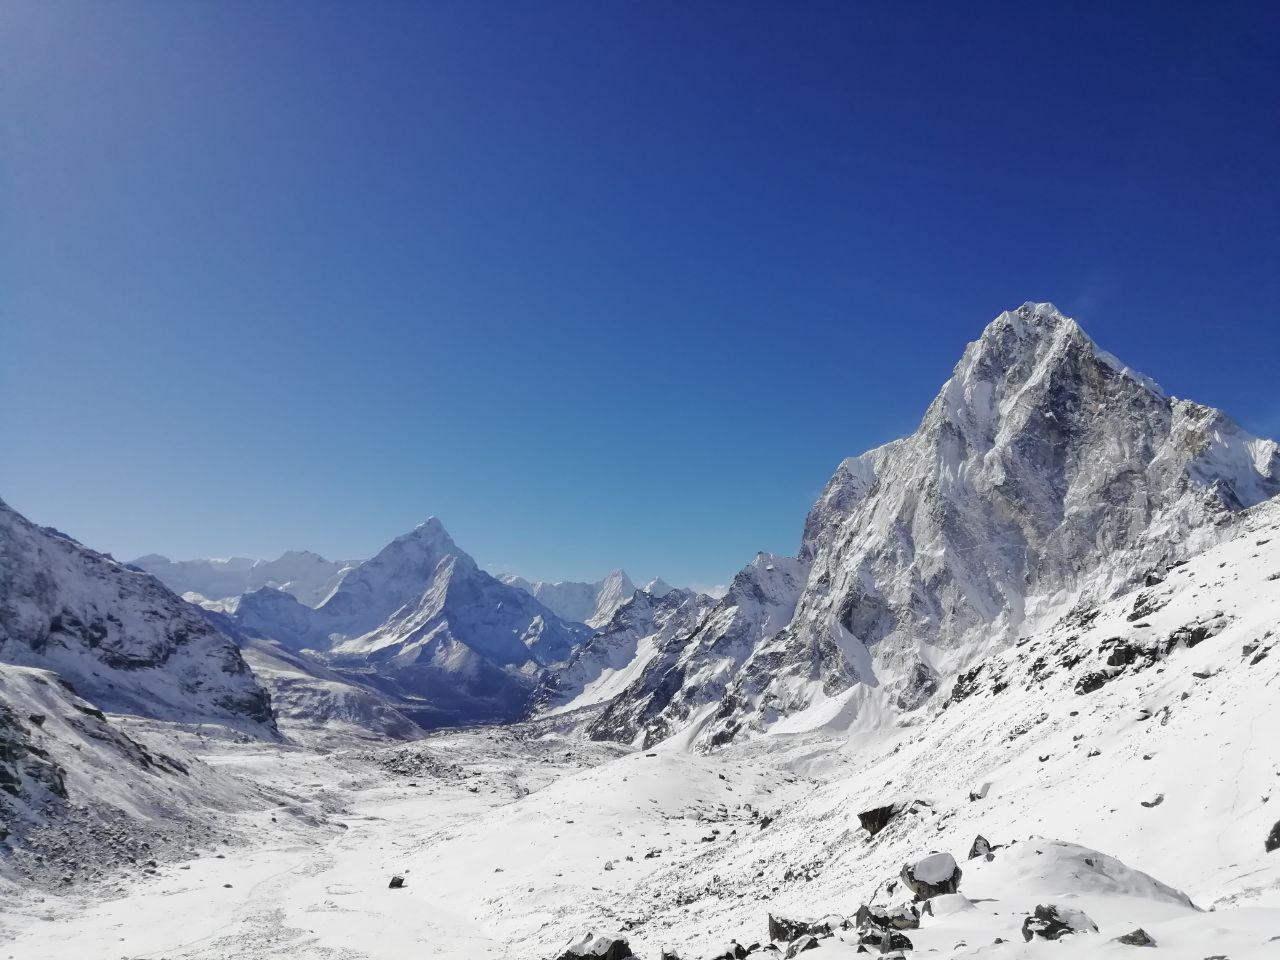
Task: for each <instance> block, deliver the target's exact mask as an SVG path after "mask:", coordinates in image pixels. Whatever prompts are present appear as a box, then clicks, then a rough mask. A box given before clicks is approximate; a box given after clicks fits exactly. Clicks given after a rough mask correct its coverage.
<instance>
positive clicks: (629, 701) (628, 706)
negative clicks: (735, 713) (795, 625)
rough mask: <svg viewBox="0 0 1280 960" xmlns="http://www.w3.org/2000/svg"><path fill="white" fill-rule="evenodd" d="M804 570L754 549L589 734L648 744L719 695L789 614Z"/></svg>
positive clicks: (799, 563)
mask: <svg viewBox="0 0 1280 960" xmlns="http://www.w3.org/2000/svg"><path fill="white" fill-rule="evenodd" d="M806 573H807V564H806V563H805V562H804V561H801V560H796V559H794V558H791V557H777V556H773V555H772V554H766V553H761V554H759V555H757V556H756V558H755V560H753V561H752V562H751V564H750V565H748V566H747V567H746V568H745V569H744V570H742V571H741V572H739V573H738V575H737V576H736V577H734V580H733V583H732V584H731V585H730V587H729V591H728V593H726V594H725V596H724V597H723V598H722V599H721V600H720V601H719V602H718V603H717V604H716V605H715V607H714V609H712V610H711V611H710V613H708V614H707V615H706V616H705V617H703V618H702V619H701V620H700V622H699V623H698V625H697V626H696V628H695V629H694V630H693V632H692V633H691V634H689V635H688V636H686V637H674V638H672V640H671V642H669V643H666V644H664V645H663V646H662V648H661V649H659V650H658V651H656V652H655V654H654V655H653V656H652V657H651V659H650V660H649V661H648V663H647V664H646V665H645V667H644V669H643V671H641V672H640V674H639V676H637V677H636V678H635V679H634V680H633V681H632V682H631V683H630V684H628V686H627V687H626V688H625V689H624V690H622V691H621V692H620V693H619V694H618V695H617V697H616V698H615V699H614V700H613V702H612V703H611V704H610V705H609V707H608V708H607V709H606V710H605V711H604V712H603V713H602V714H601V715H600V717H599V718H597V719H596V720H595V721H594V722H593V723H592V724H591V726H590V728H589V731H590V734H591V736H593V737H595V738H597V739H611V740H621V741H623V742H635V743H638V744H641V745H643V746H650V745H652V744H654V743H656V742H657V741H659V740H663V739H665V738H666V737H667V736H669V735H670V734H671V733H673V732H675V731H676V730H677V729H679V728H681V727H682V726H684V725H685V724H686V723H688V722H690V721H691V720H693V719H694V718H696V716H697V715H698V714H699V712H701V711H705V709H706V708H708V707H709V706H710V705H713V704H715V703H717V701H721V700H722V698H723V697H724V696H725V694H726V690H727V688H728V685H729V683H730V682H731V680H732V678H733V676H734V672H735V671H736V670H737V669H738V668H739V667H740V666H741V665H742V664H743V663H744V662H745V661H746V660H747V658H748V657H750V656H751V654H752V652H753V651H754V650H755V649H756V647H757V646H758V645H759V644H760V642H761V641H762V640H763V639H764V638H766V637H770V636H772V635H774V634H775V633H776V632H777V631H778V630H780V629H782V628H783V627H784V626H786V624H787V622H788V621H789V620H790V619H791V616H792V613H793V612H794V610H795V604H796V600H797V598H798V597H799V595H800V591H801V589H802V588H803V586H804V582H805V575H806Z"/></svg>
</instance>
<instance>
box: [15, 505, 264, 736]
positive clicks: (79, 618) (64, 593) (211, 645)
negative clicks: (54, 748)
mask: <svg viewBox="0 0 1280 960" xmlns="http://www.w3.org/2000/svg"><path fill="white" fill-rule="evenodd" d="M0 662H5V663H11V664H16V665H20V666H28V667H39V668H41V669H46V670H51V671H53V672H54V673H57V674H58V675H59V676H60V677H62V678H63V679H64V680H66V681H68V682H70V683H71V684H73V685H74V687H75V690H76V692H77V693H78V694H79V695H80V696H82V697H84V698H85V699H86V700H88V701H90V702H92V703H93V704H95V705H96V706H97V707H99V708H101V709H103V710H107V711H111V712H115V713H128V714H136V715H138V716H143V717H152V718H156V719H168V720H178V721H181V722H184V723H200V722H214V723H222V724H227V725H231V726H235V727H238V728H240V729H244V730H247V731H251V732H253V733H255V734H256V735H260V736H261V735H268V736H270V735H273V732H274V720H273V718H272V713H271V701H270V699H269V698H268V696H267V694H266V692H265V691H264V690H263V689H262V687H261V686H260V685H259V684H258V682H257V680H256V679H254V676H253V673H252V672H251V671H250V670H249V667H248V665H247V664H246V663H245V661H244V658H243V657H242V656H241V655H240V650H239V648H238V647H237V646H236V644H235V642H234V641H233V640H232V639H231V638H230V637H228V636H226V635H225V634H223V633H221V632H219V631H218V630H217V629H216V628H215V627H213V625H212V624H211V623H210V622H209V621H208V620H207V619H206V617H205V616H204V614H203V613H202V612H201V611H200V610H199V609H198V608H196V607H193V606H192V605H191V604H188V603H185V602H184V601H182V600H180V599H179V598H178V597H176V596H174V595H173V594H172V593H171V592H170V591H169V590H168V589H167V588H166V587H165V586H164V585H163V584H161V583H160V582H159V581H158V580H156V579H155V578H154V577H152V576H151V575H150V574H147V573H142V572H140V571H136V570H134V569H132V568H130V567H128V566H126V565H124V564H120V563H117V562H116V561H114V560H112V559H111V558H110V557H107V556H105V555H103V554H100V553H97V552H95V551H93V550H90V549H89V548H87V547H85V546H82V545H81V544H79V543H77V542H76V541H75V540H72V539H71V538H70V537H68V536H66V535H65V534H62V533H59V532H58V531H56V530H52V529H49V528H47V527H37V526H36V525H35V524H33V523H31V522H30V521H29V520H27V519H26V518H25V517H23V516H21V515H20V514H19V513H17V512H16V511H15V510H13V509H12V508H11V507H9V506H8V505H7V504H4V503H3V502H0Z"/></svg>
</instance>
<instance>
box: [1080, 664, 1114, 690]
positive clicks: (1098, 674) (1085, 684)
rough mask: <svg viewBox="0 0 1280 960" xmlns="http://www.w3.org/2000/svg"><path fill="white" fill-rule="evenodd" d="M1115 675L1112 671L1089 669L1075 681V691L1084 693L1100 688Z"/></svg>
mask: <svg viewBox="0 0 1280 960" xmlns="http://www.w3.org/2000/svg"><path fill="white" fill-rule="evenodd" d="M1115 676H1116V674H1115V672H1113V671H1107V670H1091V671H1089V672H1088V673H1086V674H1084V675H1083V676H1082V677H1081V678H1080V679H1079V680H1077V681H1076V687H1075V690H1076V693H1079V694H1086V693H1093V692H1094V691H1095V690H1101V689H1102V687H1103V685H1104V684H1105V683H1106V682H1107V681H1108V680H1111V679H1112V678H1114V677H1115Z"/></svg>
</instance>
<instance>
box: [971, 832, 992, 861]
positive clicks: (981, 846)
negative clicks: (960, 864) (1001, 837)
mask: <svg viewBox="0 0 1280 960" xmlns="http://www.w3.org/2000/svg"><path fill="white" fill-rule="evenodd" d="M990 852H991V841H990V840H988V839H987V838H986V837H984V836H983V835H982V834H978V835H977V836H976V837H974V838H973V846H971V847H970V848H969V859H970V860H974V859H976V858H978V857H985V856H986V855H987V854H988V853H990Z"/></svg>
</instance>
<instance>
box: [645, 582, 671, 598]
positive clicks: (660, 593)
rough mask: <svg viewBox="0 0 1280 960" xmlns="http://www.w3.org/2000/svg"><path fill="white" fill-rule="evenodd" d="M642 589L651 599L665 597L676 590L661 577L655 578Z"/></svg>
mask: <svg viewBox="0 0 1280 960" xmlns="http://www.w3.org/2000/svg"><path fill="white" fill-rule="evenodd" d="M641 589H642V590H644V592H645V593H647V594H649V596H651V597H665V596H666V595H667V594H668V593H670V592H671V591H672V590H674V589H675V587H673V586H672V585H671V584H669V583H667V581H665V580H663V579H662V578H661V577H654V578H653V579H652V580H650V581H649V582H648V583H646V584H645V585H644V586H643V587H641Z"/></svg>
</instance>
